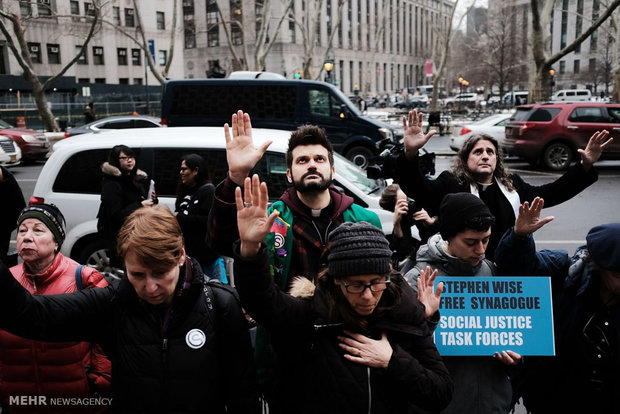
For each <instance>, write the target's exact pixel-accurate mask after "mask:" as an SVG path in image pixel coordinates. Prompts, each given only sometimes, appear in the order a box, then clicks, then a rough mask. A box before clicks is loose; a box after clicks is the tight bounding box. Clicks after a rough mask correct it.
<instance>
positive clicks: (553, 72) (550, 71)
mask: <svg viewBox="0 0 620 414" xmlns="http://www.w3.org/2000/svg"><path fill="white" fill-rule="evenodd" d="M549 76H551V79H550V80H549V86H550V90H551V95H553V87H554V86H555V69H553V68H551V69H549Z"/></svg>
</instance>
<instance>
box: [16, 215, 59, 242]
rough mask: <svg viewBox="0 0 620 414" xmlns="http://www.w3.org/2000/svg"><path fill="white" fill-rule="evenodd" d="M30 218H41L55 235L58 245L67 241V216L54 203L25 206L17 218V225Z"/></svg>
mask: <svg viewBox="0 0 620 414" xmlns="http://www.w3.org/2000/svg"><path fill="white" fill-rule="evenodd" d="M29 218H34V219H37V220H40V221H41V222H42V223H43V224H45V225H46V226H47V228H48V229H50V231H51V232H52V234H53V235H54V240H56V243H58V247H60V246H61V245H62V242H63V241H65V217H64V216H63V215H62V213H61V212H60V210H59V209H58V207H56V206H55V205H54V204H33V205H31V206H28V207H26V208H24V209H23V210H22V212H21V213H20V215H19V218H18V219H17V227H19V225H20V224H21V223H22V221H24V220H26V219H29Z"/></svg>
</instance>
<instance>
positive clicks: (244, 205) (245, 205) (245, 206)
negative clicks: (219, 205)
mask: <svg viewBox="0 0 620 414" xmlns="http://www.w3.org/2000/svg"><path fill="white" fill-rule="evenodd" d="M243 207H244V208H249V207H252V202H249V203H247V202H245V201H244V202H243Z"/></svg>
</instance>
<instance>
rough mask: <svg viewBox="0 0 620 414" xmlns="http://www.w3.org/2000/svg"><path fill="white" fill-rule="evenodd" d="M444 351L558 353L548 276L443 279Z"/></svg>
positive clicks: (440, 340) (440, 343)
mask: <svg viewBox="0 0 620 414" xmlns="http://www.w3.org/2000/svg"><path fill="white" fill-rule="evenodd" d="M439 282H444V291H443V293H442V294H441V304H440V306H439V311H440V314H441V317H440V320H439V325H438V326H437V329H436V330H435V344H436V345H437V349H438V350H439V352H440V353H441V355H493V354H494V353H495V352H501V351H504V350H511V351H514V352H517V353H518V354H521V355H555V343H554V339H553V310H552V305H551V280H550V278H548V277H471V276H457V277H452V276H444V277H437V280H436V281H435V286H436V284H437V283H439Z"/></svg>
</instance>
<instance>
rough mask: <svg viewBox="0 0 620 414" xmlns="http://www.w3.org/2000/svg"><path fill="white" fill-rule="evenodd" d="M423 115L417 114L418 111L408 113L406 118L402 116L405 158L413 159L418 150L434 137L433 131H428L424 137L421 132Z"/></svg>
mask: <svg viewBox="0 0 620 414" xmlns="http://www.w3.org/2000/svg"><path fill="white" fill-rule="evenodd" d="M423 118H424V115H423V114H422V113H419V114H418V110H417V109H414V110H412V111H409V114H408V115H407V116H403V129H404V131H405V139H404V143H405V156H406V157H407V158H410V159H411V158H413V157H414V156H415V155H416V154H417V153H418V150H419V149H420V148H422V147H423V146H424V145H425V144H426V143H427V142H428V140H429V139H430V138H431V137H432V136H433V135H435V131H430V132H429V133H428V134H426V135H424V133H423V132H422V119H423Z"/></svg>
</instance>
